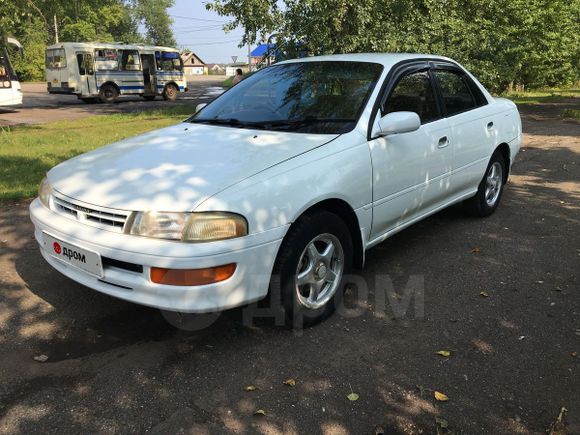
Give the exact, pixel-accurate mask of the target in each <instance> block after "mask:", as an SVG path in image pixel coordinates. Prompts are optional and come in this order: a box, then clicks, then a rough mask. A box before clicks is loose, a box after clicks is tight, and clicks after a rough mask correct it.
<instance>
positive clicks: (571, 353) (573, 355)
mask: <svg viewBox="0 0 580 435" xmlns="http://www.w3.org/2000/svg"><path fill="white" fill-rule="evenodd" d="M570 356H571V357H572V358H576V357H577V356H578V352H570Z"/></svg>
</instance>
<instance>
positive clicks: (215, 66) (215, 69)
mask: <svg viewBox="0 0 580 435" xmlns="http://www.w3.org/2000/svg"><path fill="white" fill-rule="evenodd" d="M206 66H207V69H208V71H209V74H214V75H224V74H225V73H226V68H225V67H224V66H223V65H220V64H219V63H208V64H207V65H206Z"/></svg>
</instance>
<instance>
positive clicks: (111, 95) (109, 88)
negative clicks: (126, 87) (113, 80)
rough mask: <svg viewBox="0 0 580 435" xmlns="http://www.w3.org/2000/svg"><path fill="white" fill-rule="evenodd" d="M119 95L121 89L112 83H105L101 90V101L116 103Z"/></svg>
mask: <svg viewBox="0 0 580 435" xmlns="http://www.w3.org/2000/svg"><path fill="white" fill-rule="evenodd" d="M118 97H119V91H118V90H117V88H116V87H115V86H113V85H111V84H104V85H103V86H101V90H100V91H99V99H100V100H101V103H114V102H115V101H117V98H118Z"/></svg>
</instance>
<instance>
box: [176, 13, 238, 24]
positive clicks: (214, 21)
mask: <svg viewBox="0 0 580 435" xmlns="http://www.w3.org/2000/svg"><path fill="white" fill-rule="evenodd" d="M169 16H170V17H171V18H178V19H181V20H191V21H204V22H208V23H222V24H226V23H227V21H221V20H210V19H208V18H194V17H184V16H183V15H169Z"/></svg>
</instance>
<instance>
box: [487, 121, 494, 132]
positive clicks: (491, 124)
mask: <svg viewBox="0 0 580 435" xmlns="http://www.w3.org/2000/svg"><path fill="white" fill-rule="evenodd" d="M492 128H493V121H491V122H488V123H487V129H488V130H491V129H492Z"/></svg>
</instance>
